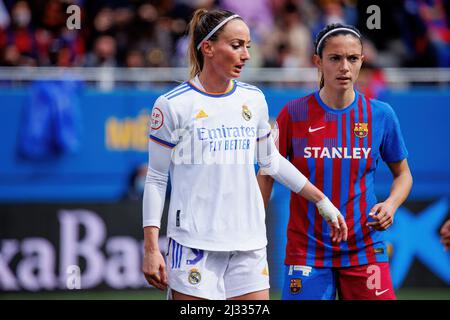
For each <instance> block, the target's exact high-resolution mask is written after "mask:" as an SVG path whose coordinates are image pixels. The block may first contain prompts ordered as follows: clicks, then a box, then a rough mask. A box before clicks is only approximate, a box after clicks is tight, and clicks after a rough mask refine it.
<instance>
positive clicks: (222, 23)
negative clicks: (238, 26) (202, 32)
mask: <svg viewBox="0 0 450 320" xmlns="http://www.w3.org/2000/svg"><path fill="white" fill-rule="evenodd" d="M234 18H240V16H239V15H237V14H234V15H232V16H229V17H228V18H226V19H224V20H223V21H222V22H221V23H219V24H218V25H217V26H216V27H215V28H214V29H212V30H211V31H210V32H209V33H208V34H207V35H206V37H204V38H203V40H202V41H200V43H199V44H198V45H197V50H199V49H200V47H201V46H202V43H203V42H205V41H206V40H208V39H209V38H211V36H212V35H213V34H214V33H216V31H217V30H219V29H220V28H221V27H222V26H223V25H224V24H225V23H227V22H228V21H230V20H231V19H234Z"/></svg>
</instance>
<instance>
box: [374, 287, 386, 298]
mask: <svg viewBox="0 0 450 320" xmlns="http://www.w3.org/2000/svg"><path fill="white" fill-rule="evenodd" d="M387 291H389V289H386V290H383V291H378V290H375V295H376V296H377V297H378V296H381V295H382V294H383V293H385V292H387Z"/></svg>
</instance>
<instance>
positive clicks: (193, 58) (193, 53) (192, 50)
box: [188, 9, 208, 79]
mask: <svg viewBox="0 0 450 320" xmlns="http://www.w3.org/2000/svg"><path fill="white" fill-rule="evenodd" d="M207 13H208V10H206V9H197V10H196V11H195V12H194V15H193V17H192V19H191V22H190V23H189V49H188V55H189V78H190V79H192V78H194V77H195V76H196V75H197V74H198V73H199V72H200V71H201V70H202V68H203V55H202V53H201V50H197V39H196V38H197V37H196V32H195V29H196V28H197V26H198V25H199V21H200V19H201V18H202V17H203V16H204V15H205V14H207Z"/></svg>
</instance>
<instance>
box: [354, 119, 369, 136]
mask: <svg viewBox="0 0 450 320" xmlns="http://www.w3.org/2000/svg"><path fill="white" fill-rule="evenodd" d="M353 132H354V133H355V135H356V136H357V137H358V138H364V137H367V135H368V134H369V124H368V123H367V122H357V123H355V127H354V129H353Z"/></svg>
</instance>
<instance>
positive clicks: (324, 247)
mask: <svg viewBox="0 0 450 320" xmlns="http://www.w3.org/2000/svg"><path fill="white" fill-rule="evenodd" d="M315 50H316V52H315V55H314V62H315V64H316V66H317V67H318V69H319V72H320V75H321V79H320V90H319V91H317V92H315V93H312V94H310V95H308V96H306V97H302V98H300V99H297V100H293V101H290V102H288V103H287V104H286V106H285V107H284V108H283V109H282V111H281V112H280V114H279V116H278V118H277V125H278V128H279V140H278V145H279V151H280V153H281V154H282V155H283V156H285V157H287V158H289V160H290V161H291V162H292V163H293V164H294V165H295V166H296V167H297V168H298V169H299V170H300V171H301V172H303V173H304V174H305V175H306V176H307V177H308V178H309V180H310V181H311V182H312V183H314V184H315V185H316V186H317V187H319V188H320V189H321V190H322V191H323V192H324V193H325V194H326V195H327V197H328V198H329V199H330V200H331V201H332V202H333V204H334V205H335V206H336V207H337V208H339V210H340V211H341V213H342V214H343V215H344V216H345V220H346V222H347V225H348V229H349V234H348V241H347V242H341V243H340V244H333V243H332V242H331V241H330V237H329V235H328V234H327V228H328V227H327V225H326V224H324V222H323V220H321V219H320V218H319V215H318V212H317V209H315V208H314V205H313V204H312V203H310V202H308V201H307V200H305V199H304V198H301V197H299V196H297V195H295V194H291V202H290V218H289V224H288V232H287V236H288V239H287V247H286V258H285V265H286V269H285V283H284V286H283V293H282V298H283V299H335V298H336V292H338V296H339V298H340V299H395V293H394V289H393V286H392V281H391V276H390V273H389V263H388V256H387V252H386V245H385V243H384V241H383V232H382V231H384V230H386V229H387V228H389V227H390V226H391V225H392V223H393V220H394V213H395V211H396V209H397V208H398V207H399V206H400V205H401V204H402V203H403V201H404V200H405V199H406V198H407V196H408V194H409V192H410V190H411V186H412V177H411V173H410V170H409V167H408V163H407V160H406V158H407V150H406V147H405V143H404V141H403V137H402V133H401V131H400V126H399V122H398V119H397V117H396V115H395V113H394V111H393V109H392V108H391V106H389V105H388V104H387V103H384V102H381V101H378V100H372V99H368V98H367V97H365V96H364V95H362V94H361V93H359V92H358V91H356V90H355V89H354V83H355V81H356V79H357V78H358V74H359V71H360V68H361V65H362V62H363V59H364V56H363V54H362V42H361V35H360V33H359V31H358V30H357V29H356V28H354V27H352V26H345V25H340V24H333V25H328V26H327V27H326V28H324V29H323V30H322V31H321V32H320V33H319V34H318V36H317V39H316V43H315ZM380 159H381V160H383V161H385V162H386V163H387V165H388V166H389V168H390V170H391V172H392V175H393V178H394V179H393V183H392V188H391V191H390V195H389V197H388V198H387V199H386V200H384V201H383V202H378V201H377V199H376V196H375V190H374V175H375V170H376V168H377V164H378V161H379V160H380ZM258 182H259V185H260V188H261V191H262V194H263V198H264V201H265V203H266V204H267V202H268V199H269V198H270V193H271V190H272V184H273V179H272V178H271V177H270V176H268V175H264V172H262V173H260V174H259V175H258ZM306 217H307V219H305V218H306Z"/></svg>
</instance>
